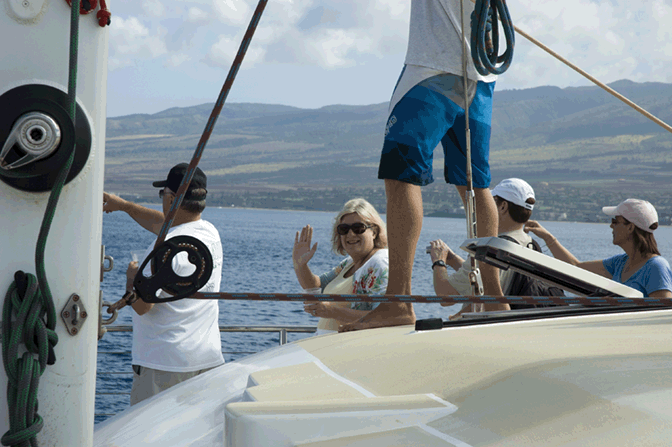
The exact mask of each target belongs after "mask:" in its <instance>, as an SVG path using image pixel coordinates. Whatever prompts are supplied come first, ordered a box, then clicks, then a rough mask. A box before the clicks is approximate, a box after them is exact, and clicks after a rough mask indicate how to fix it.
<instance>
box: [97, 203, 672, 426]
mask: <svg viewBox="0 0 672 447" xmlns="http://www.w3.org/2000/svg"><path fill="white" fill-rule="evenodd" d="M335 216H336V213H333V212H314V211H285V210H256V209H238V208H208V209H206V210H205V212H204V214H203V218H204V219H206V220H208V221H210V222H211V223H212V224H213V225H215V227H216V228H217V229H218V230H219V233H220V236H221V239H222V246H223V251H224V265H223V269H222V285H221V290H222V291H223V292H280V293H295V292H300V291H301V287H300V286H299V284H298V281H297V279H296V276H295V275H294V270H293V268H292V247H293V244H294V236H295V234H296V232H297V231H300V230H301V228H302V227H303V226H305V225H308V224H310V225H311V226H313V228H314V233H313V239H314V240H313V242H317V243H318V248H317V252H316V254H315V256H314V257H313V259H312V260H311V261H310V264H309V265H310V267H311V269H312V271H313V272H314V273H316V274H320V273H323V272H325V271H327V270H329V269H331V268H333V267H334V266H335V265H336V263H338V262H339V261H340V260H341V259H342V257H341V256H340V255H336V254H334V253H332V252H331V249H330V247H331V243H330V239H331V228H332V224H333V220H334V218H335ZM383 219H385V216H383ZM542 224H543V225H544V226H545V227H546V228H547V229H548V230H549V231H551V232H552V233H553V234H554V235H555V236H556V237H557V238H558V239H559V240H560V241H561V242H562V244H563V245H564V246H565V247H567V248H568V249H569V250H570V251H571V252H572V253H573V254H574V255H575V256H576V257H577V258H578V259H579V260H591V259H603V258H606V257H609V256H612V255H615V254H619V253H621V252H622V251H621V250H620V248H619V247H616V246H614V245H612V243H611V229H610V228H609V225H608V224H606V223H605V224H590V223H572V222H542ZM439 238H440V239H443V240H444V241H445V242H446V243H447V244H448V245H449V246H450V247H451V248H452V249H453V250H454V251H455V252H457V253H458V254H461V255H462V257H465V256H464V254H463V253H464V252H460V250H459V246H460V244H461V243H462V242H463V241H464V239H465V238H466V223H465V220H464V219H450V218H431V217H429V218H425V219H424V222H423V228H422V233H421V235H420V241H419V243H418V248H417V250H416V256H415V264H414V268H413V293H414V294H433V293H434V291H433V287H432V272H431V261H430V258H429V255H428V254H426V253H425V247H426V246H427V245H428V244H429V242H430V241H431V240H434V239H439ZM154 239H155V236H154V235H153V234H151V233H149V232H148V231H146V230H144V229H143V228H141V227H140V226H139V225H137V224H136V223H135V222H134V221H133V220H132V219H131V218H130V217H129V216H128V215H126V214H125V213H122V212H116V213H111V214H105V215H104V218H103V244H104V245H105V252H106V254H108V255H110V256H112V257H113V258H114V264H115V265H114V269H113V270H112V271H111V272H108V273H105V276H104V281H103V282H102V284H101V288H102V290H103V298H104V300H106V301H110V302H115V301H117V300H118V299H119V298H120V297H121V296H122V295H123V293H124V291H125V283H126V267H127V265H128V263H129V262H130V261H131V251H135V250H144V249H145V248H147V247H148V246H149V245H150V244H151V243H152V242H153V241H154ZM656 240H657V241H658V245H659V248H660V250H661V253H662V254H663V256H665V257H666V258H667V259H668V260H669V259H670V257H671V256H672V228H671V227H661V228H659V229H658V230H656ZM541 245H542V248H543V250H544V251H545V252H547V249H546V248H545V246H544V244H543V242H541ZM549 254H550V253H549ZM414 307H415V312H416V314H417V317H418V318H436V317H441V318H444V319H446V318H448V317H449V316H450V315H451V314H453V313H455V312H456V311H457V310H458V309H459V307H460V306H452V307H441V306H440V305H438V304H416V305H414ZM131 312H132V310H131V309H130V308H125V309H122V310H121V312H120V314H119V317H118V318H117V320H116V322H115V323H114V324H122V325H130V324H131ZM219 322H220V324H221V325H315V324H317V318H314V317H312V316H310V315H309V314H307V313H305V312H304V311H303V304H301V303H280V302H268V301H262V302H260V301H242V300H241V301H231V300H222V301H221V302H220V312H219ZM305 336H308V335H305V334H290V335H289V337H288V338H289V341H290V342H291V341H294V340H298V339H300V338H303V337H305ZM278 343H279V340H278V335H277V334H264V333H222V349H223V351H224V352H225V354H224V357H225V359H226V361H227V362H231V361H235V360H236V359H238V358H240V357H241V356H244V355H246V354H244V353H247V352H258V351H261V350H265V349H268V348H271V347H273V346H277V345H278ZM130 349H131V334H130V333H119V332H117V333H108V334H106V335H105V336H104V337H103V339H102V340H100V341H99V342H98V350H99V351H101V352H102V351H105V352H121V353H123V352H126V351H129V352H130ZM130 361H131V359H130V353H129V354H125V353H124V354H106V355H99V357H98V373H99V374H98V380H97V388H96V391H97V392H99V393H114V392H125V393H128V392H130V388H131V378H132V375H131V374H130V372H131V368H130ZM101 372H126V373H125V374H102V373H101ZM128 405H129V396H128V394H123V395H108V394H102V395H98V396H96V413H97V414H102V413H117V412H120V411H122V410H124V409H125V408H127V407H128ZM106 418H107V416H97V417H96V422H100V421H103V420H105V419H106Z"/></svg>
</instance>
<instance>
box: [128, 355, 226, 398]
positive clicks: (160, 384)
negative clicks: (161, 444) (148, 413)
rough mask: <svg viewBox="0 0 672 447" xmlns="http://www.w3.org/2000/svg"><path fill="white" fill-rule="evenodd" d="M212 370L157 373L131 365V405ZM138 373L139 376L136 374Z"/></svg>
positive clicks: (150, 369) (154, 370) (153, 370)
mask: <svg viewBox="0 0 672 447" xmlns="http://www.w3.org/2000/svg"><path fill="white" fill-rule="evenodd" d="M213 368H217V367H216V366H213V367H212V368H207V369H201V370H199V371H190V372H170V371H159V370H157V369H152V368H145V367H144V366H138V365H133V387H132V388H131V405H135V404H137V403H138V402H142V401H143V400H145V399H147V398H149V397H152V396H154V395H155V394H159V393H160V392H161V391H164V390H167V389H168V388H170V387H171V386H174V385H177V384H178V383H180V382H184V381H185V380H188V379H191V378H192V377H196V376H197V375H199V374H201V373H204V372H206V371H210V370H211V369H213ZM138 372H140V374H138Z"/></svg>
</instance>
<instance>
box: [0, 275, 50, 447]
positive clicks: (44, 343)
mask: <svg viewBox="0 0 672 447" xmlns="http://www.w3.org/2000/svg"><path fill="white" fill-rule="evenodd" d="M44 301H45V300H44V299H43V297H42V294H41V293H40V290H39V287H38V284H37V278H36V277H35V276H33V275H30V274H26V273H24V272H22V271H18V272H16V273H15V275H14V282H12V284H11V285H10V287H9V290H8V291H7V295H6V296H5V304H4V306H3V312H2V320H3V323H2V360H3V364H4V366H5V372H6V373H7V404H8V406H9V408H10V410H11V411H10V420H9V425H10V428H9V430H8V431H7V432H6V433H5V434H4V435H3V436H2V439H0V442H2V444H3V445H5V446H9V445H21V446H23V445H27V444H26V443H30V445H37V444H35V443H34V441H35V436H36V435H37V434H38V433H39V432H40V430H42V426H43V425H44V422H43V420H42V418H41V417H40V415H39V414H37V389H38V385H39V382H40V376H41V375H42V374H43V373H44V370H45V369H46V367H47V365H53V364H54V363H55V361H56V356H55V353H54V346H55V345H56V343H58V335H57V334H56V331H54V330H53V329H50V328H48V327H47V324H46V323H45V321H44V319H43V318H44V316H45V314H46V313H47V309H46V308H45V307H44ZM12 316H14V319H13V320H12ZM21 344H24V345H25V348H26V351H27V352H24V353H23V355H22V356H21V357H19V348H20V346H21Z"/></svg>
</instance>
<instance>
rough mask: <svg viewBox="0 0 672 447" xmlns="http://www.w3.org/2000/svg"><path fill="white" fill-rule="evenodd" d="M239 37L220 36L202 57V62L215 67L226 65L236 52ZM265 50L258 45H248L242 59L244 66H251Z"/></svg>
mask: <svg viewBox="0 0 672 447" xmlns="http://www.w3.org/2000/svg"><path fill="white" fill-rule="evenodd" d="M239 47H240V39H230V38H228V37H226V36H220V37H219V40H218V41H217V43H216V44H214V45H213V46H212V47H211V48H210V51H209V52H208V53H207V55H206V56H205V58H204V62H205V63H206V64H208V65H212V66H215V67H228V66H230V65H231V63H232V62H233V60H234V59H235V57H236V54H238V48H239ZM265 53H266V51H265V50H264V49H262V48H261V47H259V46H252V45H251V46H250V47H249V48H248V49H247V52H246V53H245V59H244V61H243V63H244V67H245V68H251V67H253V66H254V65H255V63H256V62H259V61H261V60H262V59H263V57H264V54H265Z"/></svg>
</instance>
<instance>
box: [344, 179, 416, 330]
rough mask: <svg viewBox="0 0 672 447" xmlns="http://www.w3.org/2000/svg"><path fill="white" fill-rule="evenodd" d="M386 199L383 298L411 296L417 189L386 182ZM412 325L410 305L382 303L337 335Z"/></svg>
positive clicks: (399, 183) (412, 314) (393, 181)
mask: <svg viewBox="0 0 672 447" xmlns="http://www.w3.org/2000/svg"><path fill="white" fill-rule="evenodd" d="M385 194H386V196H387V239H388V243H389V247H390V275H389V281H388V283H387V292H386V295H410V294H411V276H412V274H413V261H414V259H415V248H416V246H417V244H418V239H419V238H420V230H422V191H421V190H420V186H418V185H412V184H410V183H406V182H400V181H398V180H388V179H386V180H385ZM413 323H415V312H414V311H413V305H412V304H410V303H381V304H380V305H379V306H378V307H377V308H375V309H374V310H372V311H371V312H369V313H368V314H366V315H365V316H364V317H362V318H361V319H360V320H359V321H355V322H353V323H350V324H345V325H343V326H341V327H340V328H339V332H345V331H354V330H358V329H369V328H374V327H383V326H399V325H403V324H413Z"/></svg>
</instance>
